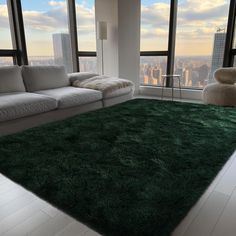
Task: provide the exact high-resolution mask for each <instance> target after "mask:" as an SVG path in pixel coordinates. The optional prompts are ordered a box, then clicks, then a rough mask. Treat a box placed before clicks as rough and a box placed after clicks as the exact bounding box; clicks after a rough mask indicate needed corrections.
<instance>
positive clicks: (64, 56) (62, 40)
mask: <svg viewBox="0 0 236 236" xmlns="http://www.w3.org/2000/svg"><path fill="white" fill-rule="evenodd" d="M52 38H53V50H54V61H55V64H57V65H63V66H65V68H66V71H67V72H72V71H73V68H72V55H71V44H70V36H69V34H65V33H58V34H53V35H52Z"/></svg>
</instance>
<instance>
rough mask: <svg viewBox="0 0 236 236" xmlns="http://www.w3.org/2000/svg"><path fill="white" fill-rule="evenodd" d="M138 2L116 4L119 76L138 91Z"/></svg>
mask: <svg viewBox="0 0 236 236" xmlns="http://www.w3.org/2000/svg"><path fill="white" fill-rule="evenodd" d="M140 5H141V4H140V0H128V1H127V0H119V2H118V26H119V29H118V33H119V34H118V38H119V40H118V44H119V46H118V48H119V76H120V77H121V78H125V79H129V80H131V81H133V82H134V83H135V91H136V93H137V92H138V90H139V68H140V15H141V13H140V12H141V10H140V7H141V6H140Z"/></svg>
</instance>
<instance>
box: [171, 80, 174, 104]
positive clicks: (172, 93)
mask: <svg viewBox="0 0 236 236" xmlns="http://www.w3.org/2000/svg"><path fill="white" fill-rule="evenodd" d="M171 85H172V90H171V96H172V101H173V100H174V78H173V77H172V81H171Z"/></svg>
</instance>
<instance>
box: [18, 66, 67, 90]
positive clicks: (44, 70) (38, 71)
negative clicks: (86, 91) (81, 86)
mask: <svg viewBox="0 0 236 236" xmlns="http://www.w3.org/2000/svg"><path fill="white" fill-rule="evenodd" d="M22 76H23V79H24V82H25V86H26V90H27V91H28V92H34V91H39V90H45V89H54V88H61V87H65V86H69V85H70V82H69V78H68V76H67V74H66V71H65V68H64V66H23V67H22Z"/></svg>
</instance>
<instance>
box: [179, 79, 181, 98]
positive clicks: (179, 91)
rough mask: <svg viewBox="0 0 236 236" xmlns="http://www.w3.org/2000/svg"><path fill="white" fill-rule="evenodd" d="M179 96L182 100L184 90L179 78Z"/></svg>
mask: <svg viewBox="0 0 236 236" xmlns="http://www.w3.org/2000/svg"><path fill="white" fill-rule="evenodd" d="M179 95H180V100H182V90H181V81H180V77H179Z"/></svg>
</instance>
